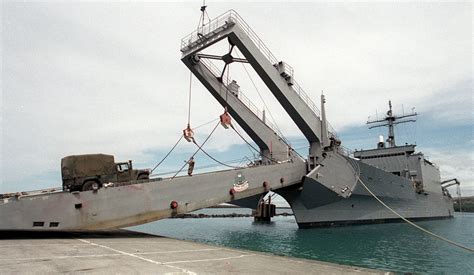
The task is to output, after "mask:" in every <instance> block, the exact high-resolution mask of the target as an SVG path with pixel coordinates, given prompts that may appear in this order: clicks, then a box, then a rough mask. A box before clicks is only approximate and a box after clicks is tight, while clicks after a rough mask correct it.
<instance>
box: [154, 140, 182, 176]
mask: <svg viewBox="0 0 474 275" xmlns="http://www.w3.org/2000/svg"><path fill="white" fill-rule="evenodd" d="M183 137H184V135H181V136H180V137H179V139H178V141H176V143H175V144H174V146H173V148H171V150H170V151H169V152H168V153H167V154H166V156H165V157H164V158H163V159H162V160H161V161H160V162H158V164H157V165H156V166H155V167H154V168H153V169H152V170H151V172H150V174H151V173H153V171H155V169H156V168H158V166H160V165H161V164H162V163H163V161H165V159H166V158H167V157H168V156H169V155H170V154H171V152H173V150H174V148H176V146H178V144H179V142H180V141H181V140H182V139H183Z"/></svg>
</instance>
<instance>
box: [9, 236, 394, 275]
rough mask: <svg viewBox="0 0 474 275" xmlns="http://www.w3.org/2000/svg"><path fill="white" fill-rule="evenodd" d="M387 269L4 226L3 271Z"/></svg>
mask: <svg viewBox="0 0 474 275" xmlns="http://www.w3.org/2000/svg"><path fill="white" fill-rule="evenodd" d="M79 272H80V273H82V272H86V273H101V274H104V273H105V274H112V273H113V274H116V273H124V274H130V273H144V274H152V273H153V274H162V273H178V274H179V273H183V274H208V273H246V274H247V273H259V274H262V273H288V274H289V273H292V274H294V273H299V274H317V273H319V274H352V273H354V274H382V273H385V272H382V271H377V270H370V269H365V268H359V267H351V266H343V265H337V264H330V263H325V262H319V261H313V260H304V259H297V258H290V257H281V256H275V255H271V254H266V253H259V252H253V251H245V250H237V249H230V248H225V247H217V246H210V245H204V244H199V243H194V242H189V241H181V240H176V239H170V238H165V237H160V236H154V235H148V234H143V233H136V232H131V231H125V230H118V231H109V232H93V233H66V232H5V231H3V232H2V231H0V273H1V274H17V273H79Z"/></svg>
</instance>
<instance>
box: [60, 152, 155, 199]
mask: <svg viewBox="0 0 474 275" xmlns="http://www.w3.org/2000/svg"><path fill="white" fill-rule="evenodd" d="M149 175H150V171H149V170H148V169H133V166H132V161H131V160H130V161H128V162H118V163H116V162H115V160H114V156H112V155H106V154H87V155H73V156H67V157H64V158H62V159H61V176H62V181H63V190H64V191H71V192H72V191H87V190H97V189H99V188H101V187H102V186H103V185H104V184H107V183H119V182H129V181H133V180H145V179H149Z"/></svg>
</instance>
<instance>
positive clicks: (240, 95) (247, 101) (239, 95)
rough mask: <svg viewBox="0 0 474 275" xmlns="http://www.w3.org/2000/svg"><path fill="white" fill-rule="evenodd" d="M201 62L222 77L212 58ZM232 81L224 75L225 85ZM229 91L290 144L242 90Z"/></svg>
mask: <svg viewBox="0 0 474 275" xmlns="http://www.w3.org/2000/svg"><path fill="white" fill-rule="evenodd" d="M200 62H201V63H202V64H203V65H204V66H205V67H206V68H207V69H208V70H209V71H210V72H211V73H212V74H213V75H214V76H215V77H220V70H219V69H218V68H217V66H216V65H214V63H212V62H211V61H210V60H206V59H204V58H203V59H201V60H200ZM230 82H231V78H230V77H223V78H222V83H223V84H224V86H226V87H227V86H228V85H229V84H230ZM227 93H228V94H229V95H232V96H235V97H236V98H237V99H239V100H240V101H241V102H242V103H243V104H244V105H245V107H247V108H248V109H249V110H250V111H251V112H252V113H253V114H254V115H256V116H257V117H258V118H259V119H260V120H261V121H262V122H263V123H264V124H265V125H267V126H268V127H269V128H270V129H272V130H273V131H274V132H275V133H276V134H277V135H278V136H279V137H280V138H281V139H282V140H283V141H285V143H287V144H289V141H288V140H287V139H286V138H285V136H284V135H283V133H282V132H281V131H280V130H279V129H278V127H276V126H275V125H274V124H273V123H271V122H270V121H269V120H267V119H266V120H263V112H262V111H260V110H259V109H258V107H257V106H255V104H254V103H253V102H252V101H251V100H250V99H249V98H248V97H247V96H246V95H245V94H244V93H243V92H242V91H239V92H238V93H237V94H234V93H233V92H231V91H229V90H227Z"/></svg>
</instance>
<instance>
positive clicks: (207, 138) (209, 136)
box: [170, 121, 221, 180]
mask: <svg viewBox="0 0 474 275" xmlns="http://www.w3.org/2000/svg"><path fill="white" fill-rule="evenodd" d="M220 123H221V122H220V121H219V122H217V124H216V126H215V127H214V129H212V131H211V133H210V134H209V135H208V136H207V137H206V139H205V140H204V142H203V143H202V145H201V146H204V144H206V142H207V141H208V140H209V139H210V138H211V136H212V134H214V131H216V129H217V126H219V124H220ZM200 150H201V147H199V148H198V149H197V150H196V151H195V152H194V153H193V154H192V155H191V157H190V158H189V159H191V158H193V157H194V156H195V155H196V154H197V153H198V152H199V151H200ZM186 165H188V163H187V162H186V163H185V164H184V165H183V166H182V167H181V169H179V170H178V172H176V174H174V176H172V177H171V178H170V180H172V179H174V178H175V177H176V176H177V175H178V174H179V173H180V172H181V171H182V170H183V169H184V167H186Z"/></svg>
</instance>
